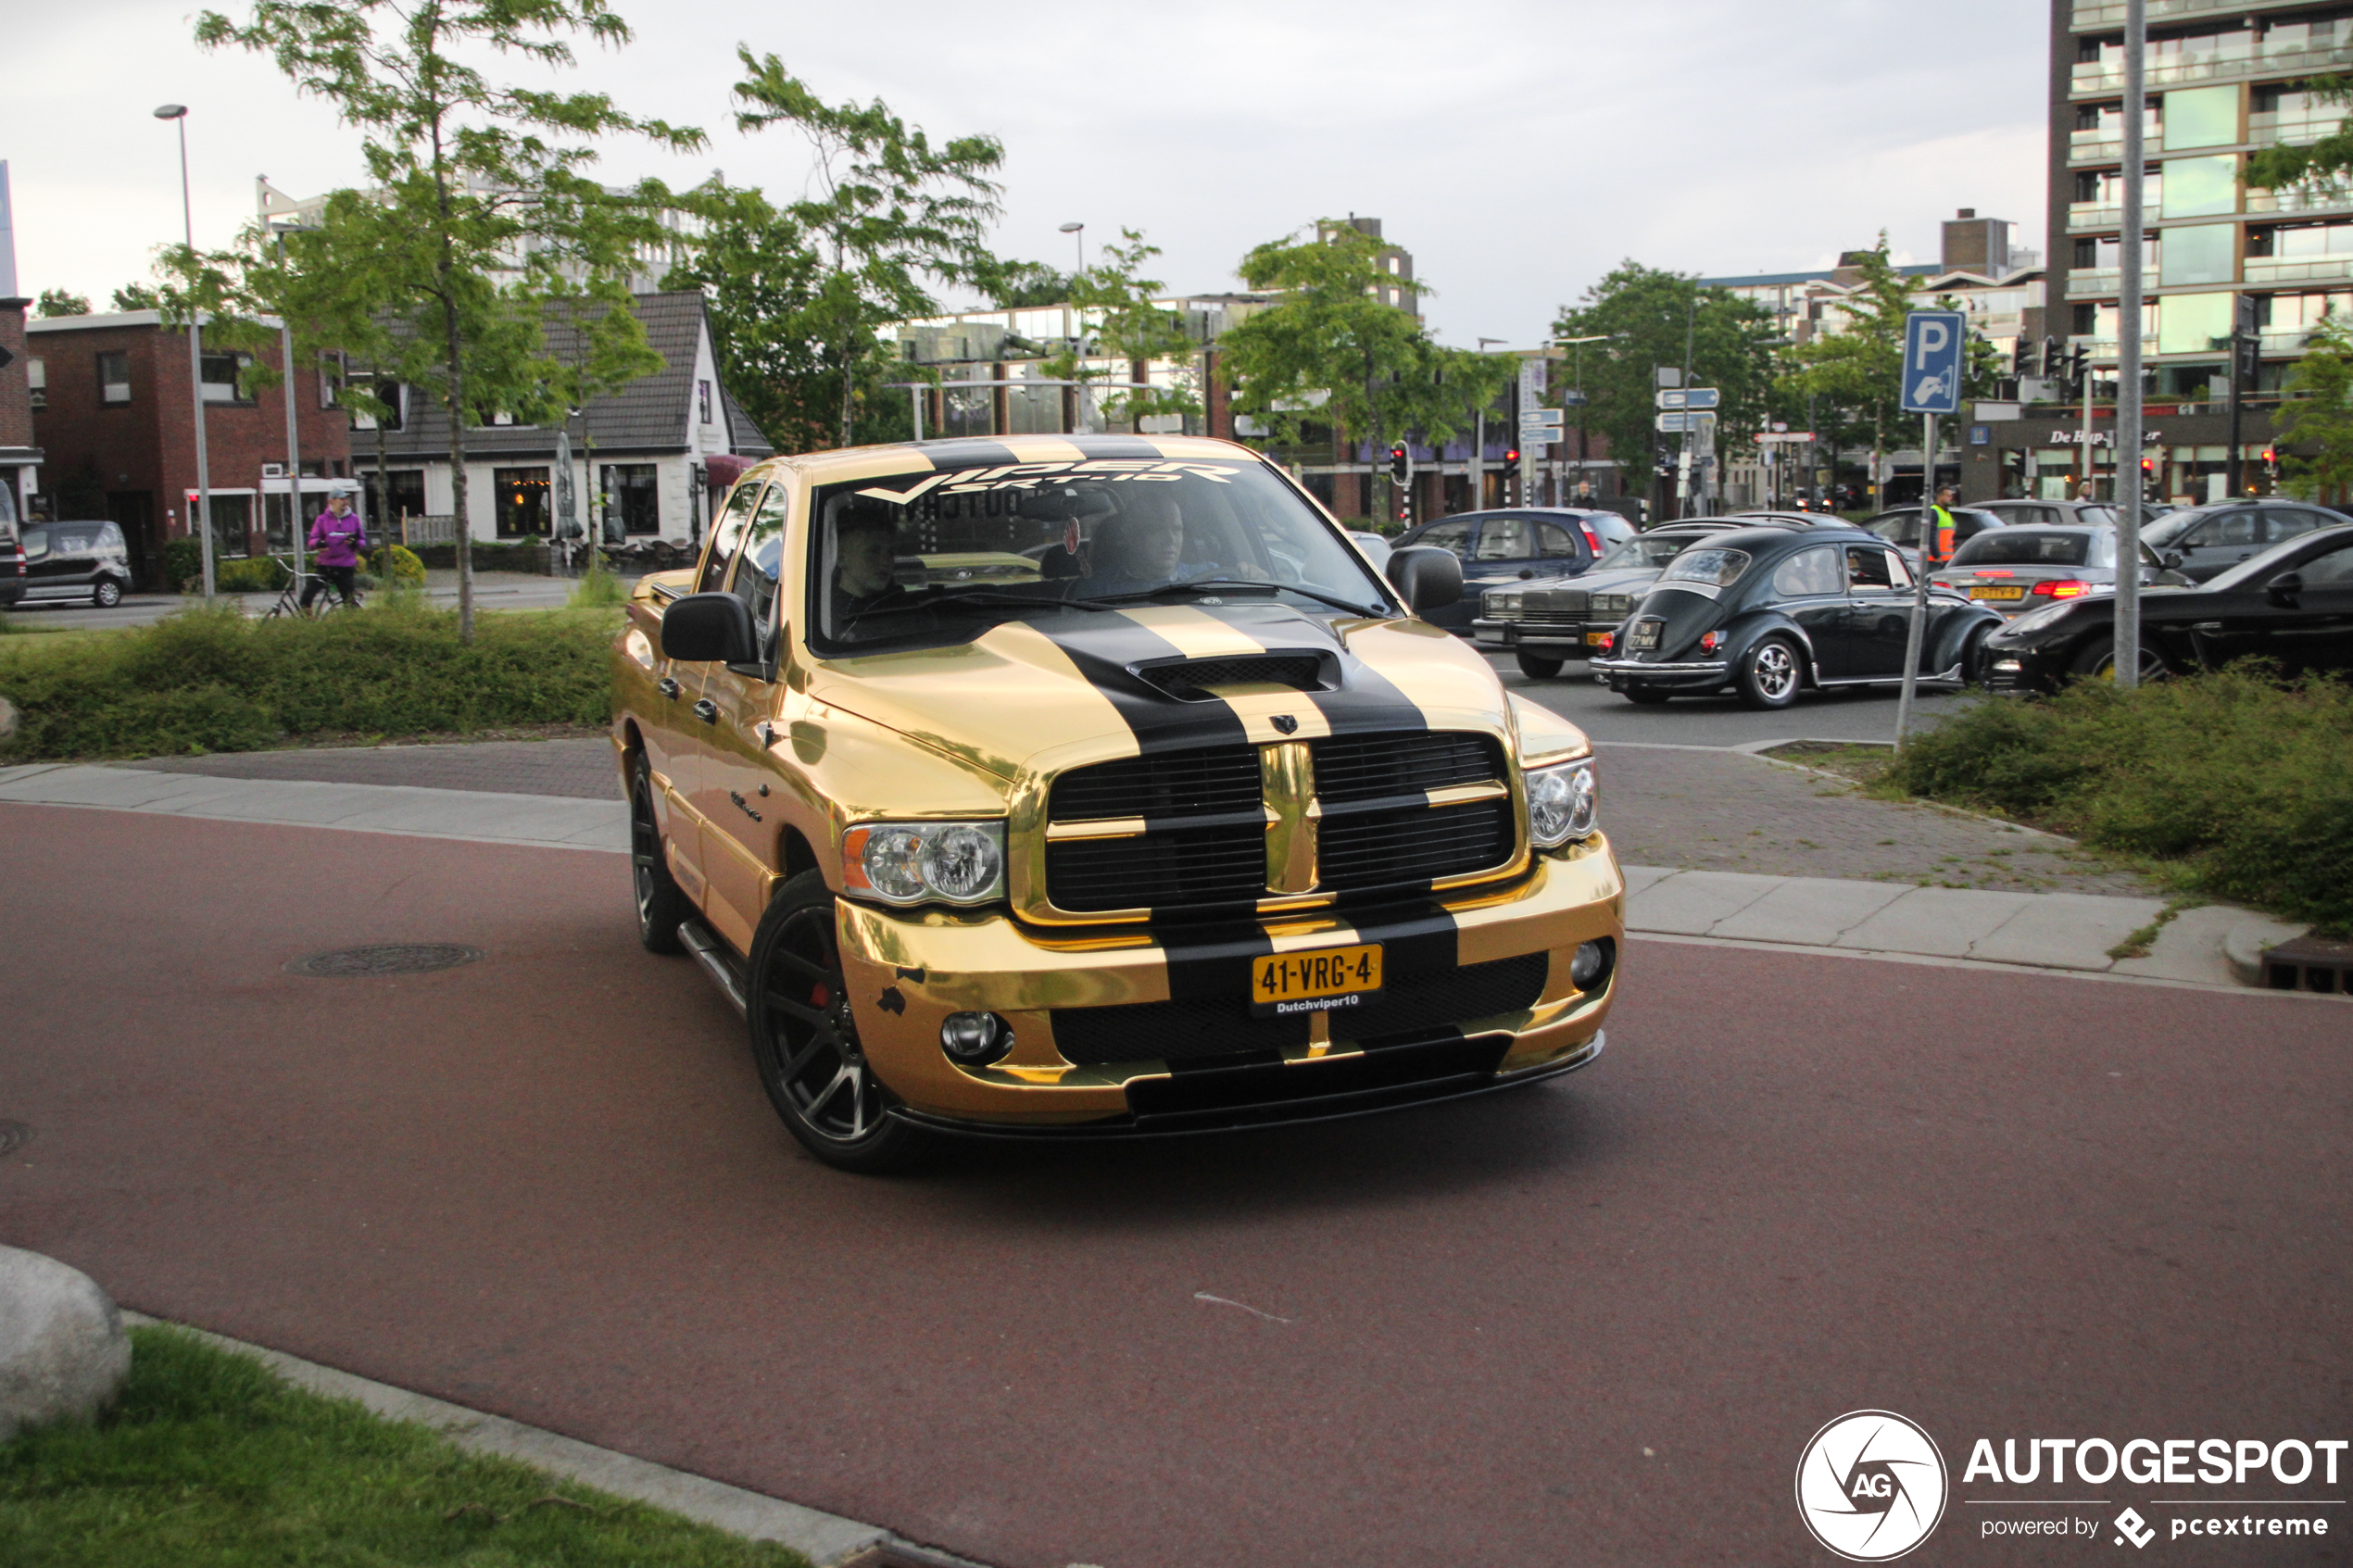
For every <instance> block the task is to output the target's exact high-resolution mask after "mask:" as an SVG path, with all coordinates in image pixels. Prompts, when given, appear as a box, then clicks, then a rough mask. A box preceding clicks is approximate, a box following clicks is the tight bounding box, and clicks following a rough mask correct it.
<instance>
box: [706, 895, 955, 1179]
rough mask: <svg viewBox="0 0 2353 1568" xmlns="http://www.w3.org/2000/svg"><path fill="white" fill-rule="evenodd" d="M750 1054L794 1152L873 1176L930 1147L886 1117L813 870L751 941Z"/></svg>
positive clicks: (831, 905) (826, 899)
mask: <svg viewBox="0 0 2353 1568" xmlns="http://www.w3.org/2000/svg"><path fill="white" fill-rule="evenodd" d="M749 990H750V998H749V1000H750V1006H749V1022H750V1025H751V1054H752V1060H753V1062H754V1064H755V1065H756V1066H757V1067H758V1068H759V1071H760V1085H761V1088H763V1089H765V1090H766V1091H767V1092H768V1099H769V1102H770V1103H771V1104H773V1105H774V1107H775V1108H776V1114H777V1115H779V1116H781V1117H783V1118H784V1122H785V1126H786V1128H787V1129H788V1130H790V1132H791V1133H792V1135H793V1136H794V1137H796V1138H798V1139H799V1140H800V1143H801V1146H802V1147H803V1148H806V1149H808V1150H809V1152H810V1153H812V1154H813V1155H815V1156H816V1157H817V1158H818V1159H820V1160H824V1162H825V1163H826V1164H828V1165H832V1166H835V1167H837V1168H838V1169H840V1170H844V1171H855V1172H859V1173H863V1174H869V1175H875V1174H881V1173H885V1172H888V1171H896V1170H899V1169H900V1168H902V1167H904V1166H905V1165H906V1164H908V1163H909V1162H910V1161H911V1160H914V1159H915V1158H916V1157H917V1156H918V1155H920V1154H921V1153H922V1152H923V1151H924V1149H925V1147H927V1145H928V1144H929V1142H930V1139H929V1138H928V1136H927V1135H925V1133H924V1132H923V1131H922V1130H921V1129H919V1128H916V1127H912V1126H909V1125H908V1124H907V1123H903V1122H899V1121H894V1120H893V1119H891V1117H890V1116H889V1115H888V1114H887V1111H888V1110H889V1107H890V1103H891V1101H890V1096H889V1093H888V1091H887V1090H886V1089H885V1088H884V1087H883V1085H882V1083H881V1081H880V1080H879V1079H877V1078H876V1077H875V1074H874V1072H873V1070H872V1069H871V1067H870V1066H869V1065H868V1063H867V1060H866V1051H865V1047H864V1046H863V1044H862V1042H861V1041H860V1039H859V1037H858V1020H857V1017H856V1014H855V1012H854V1011H853V1010H852V1009H851V1007H850V1005H849V984H848V982H847V981H846V980H845V979H844V977H843V974H842V967H841V940H840V935H839V910H838V909H837V905H836V902H835V899H834V895H833V891H832V890H831V889H830V888H828V887H827V886H826V885H825V880H824V874H823V873H822V872H801V874H800V875H799V876H797V877H795V878H793V879H792V880H791V881H790V882H788V883H786V884H785V885H784V887H783V889H782V890H781V891H779V892H778V893H777V895H776V898H775V901H774V903H772V904H770V905H769V906H768V912H767V914H766V915H765V916H763V917H762V918H761V922H760V930H759V932H758V934H757V935H754V936H753V938H752V944H751V983H750V987H749Z"/></svg>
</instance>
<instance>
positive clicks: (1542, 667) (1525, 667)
mask: <svg viewBox="0 0 2353 1568" xmlns="http://www.w3.org/2000/svg"><path fill="white" fill-rule="evenodd" d="M1518 659H1519V672H1520V673H1521V674H1523V675H1525V676H1527V677H1528V678H1529V680H1531V681H1549V680H1551V679H1552V678H1553V677H1554V676H1555V675H1557V674H1559V673H1560V672H1561V666H1562V665H1564V664H1566V663H1567V662H1568V661H1567V659H1546V658H1545V657H1543V656H1542V655H1541V654H1534V653H1530V652H1529V651H1528V650H1527V649H1526V648H1521V649H1519V650H1518Z"/></svg>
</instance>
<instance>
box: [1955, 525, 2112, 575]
mask: <svg viewBox="0 0 2353 1568" xmlns="http://www.w3.org/2000/svg"><path fill="white" fill-rule="evenodd" d="M1952 564H1953V565H1955V566H2114V565H2115V564H2116V535H2115V534H2113V533H2107V532H2105V531H2095V530H2092V529H2088V528H2080V529H2067V530H2064V531H2062V530H2060V529H2056V528H1997V529H1993V530H1991V531H1989V532H1987V533H1981V534H1979V535H1977V537H1975V538H1974V539H1971V540H1969V542H1968V543H1967V544H1965V545H1963V546H1961V547H1960V548H1959V549H1957V550H1955V551H1954V552H1953V560H1952Z"/></svg>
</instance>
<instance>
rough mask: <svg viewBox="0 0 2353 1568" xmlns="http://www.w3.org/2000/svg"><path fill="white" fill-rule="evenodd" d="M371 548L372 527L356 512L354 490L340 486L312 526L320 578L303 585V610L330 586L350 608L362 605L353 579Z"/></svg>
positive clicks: (311, 535)
mask: <svg viewBox="0 0 2353 1568" xmlns="http://www.w3.org/2000/svg"><path fill="white" fill-rule="evenodd" d="M367 547H368V527H367V524H365V523H363V522H361V521H359V518H358V517H357V516H356V515H354V514H353V512H352V509H351V491H350V488H349V487H348V486H346V485H340V484H339V485H336V486H335V487H334V488H333V489H332V490H330V491H329V492H328V493H327V509H326V510H325V511H323V512H321V513H320V514H319V517H318V520H317V521H314V522H312V523H311V525H310V549H311V554H312V557H313V558H314V561H315V563H316V565H317V567H318V570H319V575H318V576H316V577H313V578H312V579H311V580H310V581H309V582H308V583H304V584H303V586H302V608H305V609H308V608H310V601H311V600H312V599H313V598H315V597H316V596H318V595H320V594H321V593H322V592H324V591H325V589H326V587H327V584H328V583H333V584H334V587H335V591H336V592H337V593H339V594H341V595H342V596H343V602H344V606H345V608H351V607H352V606H354V605H356V604H357V603H359V599H358V597H357V596H356V595H355V593H354V592H353V589H354V586H355V584H354V583H353V579H354V577H356V576H357V575H358V573H359V554H360V552H361V551H363V550H365V549H366V548H367Z"/></svg>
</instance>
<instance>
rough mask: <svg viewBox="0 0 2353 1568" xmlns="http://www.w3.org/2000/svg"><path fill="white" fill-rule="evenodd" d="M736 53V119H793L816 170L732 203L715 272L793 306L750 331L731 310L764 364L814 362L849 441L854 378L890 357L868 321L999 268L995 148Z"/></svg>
mask: <svg viewBox="0 0 2353 1568" xmlns="http://www.w3.org/2000/svg"><path fill="white" fill-rule="evenodd" d="M736 58H737V60H738V61H740V62H741V64H742V66H743V69H744V76H743V79H742V80H741V81H739V82H736V89H735V93H736V101H737V103H738V104H739V105H740V106H741V107H739V108H738V110H737V111H736V129H737V130H738V131H742V132H753V131H759V130H763V129H765V128H766V127H768V126H772V125H789V126H791V127H793V128H795V129H796V130H798V131H799V132H801V134H802V135H803V136H805V137H806V138H807V139H808V141H809V144H810V146H811V148H812V150H813V152H814V153H815V155H816V167H815V169H814V171H813V174H812V183H811V187H810V191H809V194H806V195H804V196H803V197H801V198H800V199H799V200H798V201H793V202H787V203H785V204H783V205H782V206H775V205H773V204H770V203H768V202H767V201H766V198H764V197H762V198H761V199H760V201H759V203H758V204H757V206H753V205H750V204H745V203H736V204H735V205H734V208H733V219H732V220H733V221H735V222H736V223H738V224H740V225H742V227H741V228H740V229H739V230H738V231H737V232H736V236H735V238H734V241H733V242H731V243H732V249H731V251H730V253H729V255H728V256H727V257H722V260H721V264H720V265H719V266H718V267H717V268H716V269H715V270H716V271H717V273H718V276H716V277H714V278H713V279H712V280H711V282H712V283H713V286H714V287H715V288H717V289H720V290H724V289H726V288H728V287H729V286H730V285H731V282H732V283H733V284H734V285H735V286H737V287H738V288H740V289H744V290H747V291H749V293H759V292H761V291H763V290H764V291H767V292H769V293H770V294H771V295H772V296H774V297H775V298H776V299H778V300H779V301H780V302H782V301H791V302H795V303H794V304H793V307H792V308H791V309H790V310H789V312H788V313H787V314H786V316H785V317H783V318H779V319H777V320H774V321H772V322H768V323H765V324H762V325H761V326H760V327H759V328H758V330H757V332H754V331H753V329H752V324H751V319H750V318H749V316H748V315H746V314H744V313H743V312H742V311H740V310H737V311H736V320H737V321H738V322H740V323H742V327H741V328H740V329H739V331H738V334H737V342H738V343H739V344H740V345H743V351H744V352H746V353H748V354H749V356H750V357H751V358H757V359H760V360H762V361H768V362H774V363H778V364H782V363H786V362H798V363H808V362H813V363H815V364H817V365H819V366H821V367H822V373H823V376H824V383H825V390H826V392H827V393H828V395H830V396H831V398H832V400H833V416H834V419H833V423H834V426H835V429H836V430H837V433H838V435H839V439H840V443H841V445H849V444H850V442H851V440H852V432H853V428H854V424H855V416H856V406H857V399H858V395H859V392H860V390H861V387H862V385H863V386H871V385H872V384H873V383H874V382H875V381H876V380H878V379H879V378H878V376H877V375H876V374H875V372H876V371H877V370H879V369H880V367H881V366H882V365H883V364H884V363H887V359H888V356H889V349H888V347H887V345H884V344H883V343H882V342H881V340H880V338H879V336H878V335H877V333H878V329H880V328H882V327H884V326H887V325H888V324H889V323H891V322H893V321H903V320H908V319H910V318H912V317H920V316H928V315H935V314H937V312H938V309H939V307H938V305H937V302H936V301H935V300H934V299H933V298H932V296H931V294H930V291H929V288H928V287H927V285H928V284H931V283H943V284H945V283H970V284H975V285H977V284H982V283H985V282H988V280H990V279H991V278H994V277H996V276H997V275H998V273H999V270H1000V269H999V264H998V263H997V261H996V259H995V257H992V256H990V254H989V252H988V245H987V244H986V238H987V230H988V224H989V222H990V221H991V220H994V219H995V218H996V216H997V211H998V207H997V197H998V186H997V185H996V183H995V182H993V181H992V180H991V179H990V178H989V177H990V175H992V174H993V173H994V172H995V170H996V169H997V168H998V167H999V166H1000V164H1001V163H1002V162H1003V161H1004V156H1005V155H1004V148H1003V147H1002V146H1001V145H1000V144H999V143H998V141H997V139H996V138H995V137H993V136H977V135H976V136H960V137H956V138H953V139H951V140H950V141H947V142H944V143H941V144H937V145H935V144H933V143H932V141H931V139H930V138H929V137H928V136H927V135H925V132H923V130H922V129H921V128H919V127H914V126H910V125H908V124H907V123H906V122H905V121H904V120H902V119H900V118H899V117H898V116H897V115H894V114H892V113H891V112H890V109H889V107H888V106H887V105H886V104H884V103H883V102H882V100H880V99H879V98H878V99H875V101H874V102H872V103H869V104H863V105H861V104H854V103H845V104H827V103H825V102H824V100H823V99H821V98H819V97H818V96H817V94H815V93H814V92H813V91H812V90H811V89H810V87H809V86H808V85H807V84H806V83H805V82H802V81H800V79H799V78H798V77H796V76H794V75H792V74H791V73H790V72H789V71H787V70H786V69H785V67H784V63H783V62H782V61H781V60H779V59H778V58H777V57H776V56H774V55H767V56H754V55H753V54H752V52H751V50H750V49H749V48H748V47H745V46H743V45H740V44H739V45H737V47H736ZM761 208H765V209H766V210H765V211H764V212H763V211H761ZM794 251H805V252H808V253H810V256H809V257H808V258H807V259H799V258H796V257H793V256H792V254H791V253H792V252H794ZM746 267H749V268H752V269H753V270H751V271H749V272H747V271H745V270H744V269H745V268H746ZM731 308H732V307H731ZM761 340H764V341H761Z"/></svg>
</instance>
